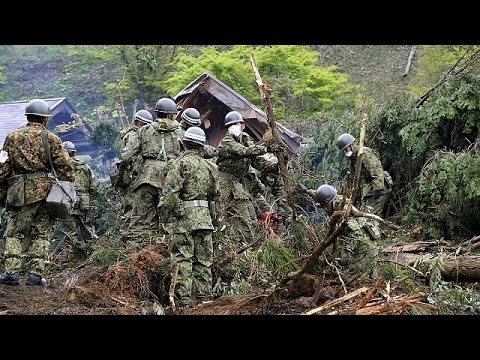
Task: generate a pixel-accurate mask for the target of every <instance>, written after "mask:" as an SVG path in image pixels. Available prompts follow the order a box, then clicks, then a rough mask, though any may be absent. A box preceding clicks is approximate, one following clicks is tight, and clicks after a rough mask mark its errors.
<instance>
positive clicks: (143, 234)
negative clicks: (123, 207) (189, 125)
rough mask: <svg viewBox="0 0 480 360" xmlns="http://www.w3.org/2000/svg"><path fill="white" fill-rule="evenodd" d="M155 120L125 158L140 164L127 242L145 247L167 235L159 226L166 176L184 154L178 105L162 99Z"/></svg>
mask: <svg viewBox="0 0 480 360" xmlns="http://www.w3.org/2000/svg"><path fill="white" fill-rule="evenodd" d="M155 113H156V115H157V119H155V120H154V121H153V122H152V123H151V124H149V125H148V126H144V127H142V128H141V129H140V130H139V132H138V139H137V141H135V144H133V146H132V149H131V151H129V152H128V153H126V154H124V157H123V160H124V161H126V162H127V163H130V162H133V161H135V162H136V163H138V164H140V165H139V169H138V176H137V177H136V179H135V181H134V182H133V185H132V188H133V191H134V198H135V199H134V202H133V208H132V215H131V220H130V224H129V228H128V232H127V234H125V235H126V236H125V238H126V239H127V240H132V245H134V244H136V245H137V246H140V247H142V246H143V244H144V243H146V241H147V240H149V239H151V238H152V237H155V236H157V235H158V234H159V232H160V233H162V232H163V227H161V224H160V222H159V216H158V208H157V205H158V201H159V194H160V192H161V190H162V188H163V182H164V179H165V176H166V171H167V163H168V162H169V161H170V160H174V159H176V158H177V157H179V156H180V154H181V152H182V150H183V149H182V144H181V141H182V135H183V131H182V129H181V127H180V124H179V123H178V122H177V121H176V120H174V118H175V115H176V114H177V105H176V104H175V102H174V101H173V100H172V99H169V98H160V99H159V100H158V101H157V103H156V104H155Z"/></svg>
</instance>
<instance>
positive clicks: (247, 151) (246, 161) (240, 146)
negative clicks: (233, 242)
mask: <svg viewBox="0 0 480 360" xmlns="http://www.w3.org/2000/svg"><path fill="white" fill-rule="evenodd" d="M218 153H219V156H218V158H217V165H218V170H219V175H220V178H219V182H220V189H221V195H222V208H223V214H225V216H226V220H227V222H228V224H229V225H230V229H229V230H231V231H233V232H234V234H235V235H238V236H239V240H238V241H240V239H244V240H246V241H247V242H251V241H253V238H254V226H255V219H256V216H255V208H254V206H253V204H252V200H251V198H250V195H249V193H248V192H247V190H246V187H245V184H246V182H247V180H246V179H245V177H246V176H247V175H248V172H249V169H250V165H251V163H252V158H254V157H256V156H258V155H262V154H264V153H265V150H264V149H263V148H261V147H259V146H257V145H255V144H254V142H253V139H252V138H251V137H250V136H249V135H248V134H247V133H242V134H241V136H240V139H239V140H237V139H236V138H235V136H233V135H232V134H230V133H227V134H226V135H225V137H224V138H223V139H222V141H221V142H220V145H219V147H218ZM235 235H234V236H235Z"/></svg>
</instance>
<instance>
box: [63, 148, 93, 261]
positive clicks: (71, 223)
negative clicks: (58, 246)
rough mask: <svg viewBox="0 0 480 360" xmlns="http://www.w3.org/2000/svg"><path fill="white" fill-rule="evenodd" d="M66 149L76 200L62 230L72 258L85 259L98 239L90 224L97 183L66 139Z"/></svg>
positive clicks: (90, 170) (88, 168)
mask: <svg viewBox="0 0 480 360" xmlns="http://www.w3.org/2000/svg"><path fill="white" fill-rule="evenodd" d="M63 147H64V149H65V150H67V152H68V155H69V156H70V159H71V161H72V165H73V168H74V170H75V192H76V194H77V202H76V203H75V205H74V207H73V211H72V214H71V215H70V216H69V217H68V218H67V219H65V220H64V222H63V232H64V234H65V236H66V238H67V241H68V243H69V245H70V247H71V252H72V255H73V257H74V258H76V259H79V260H85V259H86V258H87V257H88V256H89V255H90V253H91V252H92V246H93V244H94V243H95V242H96V240H97V239H98V237H97V234H96V233H95V228H94V227H93V225H92V221H93V218H94V216H95V211H96V209H97V200H96V199H97V184H96V181H95V174H94V173H93V171H92V169H90V167H89V166H88V164H87V163H86V162H85V161H83V160H81V159H80V158H78V157H77V156H76V153H77V149H76V148H75V145H74V144H73V143H72V142H70V141H66V142H64V143H63Z"/></svg>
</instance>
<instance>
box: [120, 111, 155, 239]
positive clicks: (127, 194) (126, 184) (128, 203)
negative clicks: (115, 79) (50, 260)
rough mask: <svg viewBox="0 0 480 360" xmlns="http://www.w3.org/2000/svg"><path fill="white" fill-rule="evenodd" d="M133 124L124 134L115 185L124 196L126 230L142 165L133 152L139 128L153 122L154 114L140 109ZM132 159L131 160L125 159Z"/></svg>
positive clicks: (124, 229)
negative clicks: (136, 179)
mask: <svg viewBox="0 0 480 360" xmlns="http://www.w3.org/2000/svg"><path fill="white" fill-rule="evenodd" d="M133 119H134V120H133V125H132V126H130V127H129V128H128V129H127V130H126V131H125V132H124V133H123V134H122V144H121V147H120V162H118V163H117V168H118V175H117V181H116V182H115V187H116V188H117V189H118V191H119V193H120V196H121V198H122V211H123V224H124V225H123V231H124V232H125V231H126V229H127V227H128V224H129V223H130V218H131V215H132V208H133V202H134V199H135V197H134V191H133V182H134V181H135V178H136V177H137V176H138V171H139V169H138V167H139V166H140V165H141V160H142V159H141V157H140V156H137V158H134V157H133V156H131V152H132V151H133V150H134V149H135V148H136V147H137V146H138V144H137V142H138V130H139V129H140V128H141V127H143V126H145V125H148V124H151V123H152V122H153V116H152V114H150V112H149V111H147V110H139V111H137V112H136V113H135V116H134V117H133ZM125 158H127V159H130V162H127V161H125Z"/></svg>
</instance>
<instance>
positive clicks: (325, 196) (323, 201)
mask: <svg viewBox="0 0 480 360" xmlns="http://www.w3.org/2000/svg"><path fill="white" fill-rule="evenodd" d="M335 196H337V190H335V188H334V187H333V186H330V185H327V184H323V185H320V186H319V187H318V189H317V190H316V191H315V201H316V202H317V203H318V204H319V205H320V206H322V207H323V206H325V205H327V204H328V203H329V202H330V201H332V199H333V198H334V197H335Z"/></svg>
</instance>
